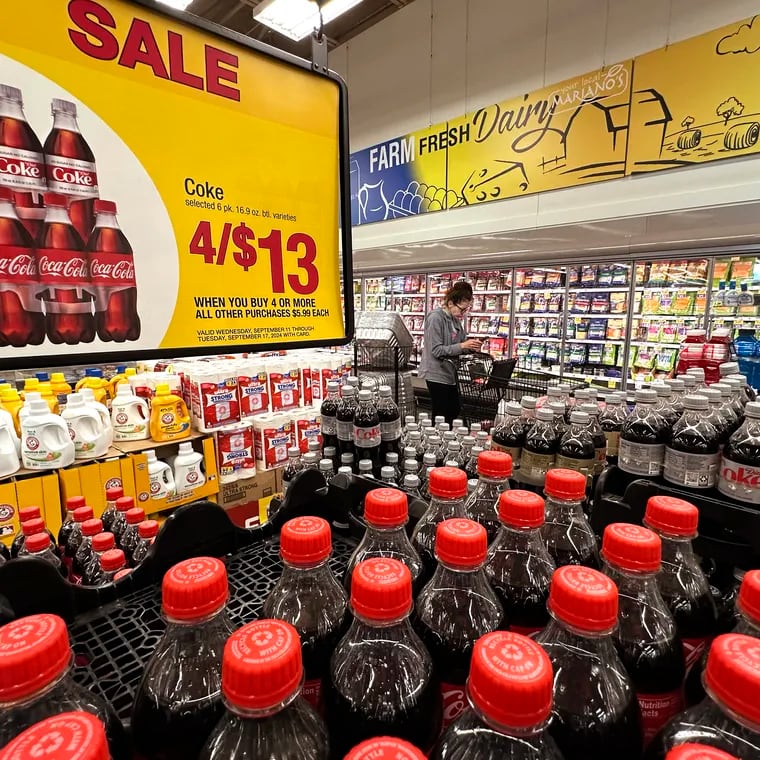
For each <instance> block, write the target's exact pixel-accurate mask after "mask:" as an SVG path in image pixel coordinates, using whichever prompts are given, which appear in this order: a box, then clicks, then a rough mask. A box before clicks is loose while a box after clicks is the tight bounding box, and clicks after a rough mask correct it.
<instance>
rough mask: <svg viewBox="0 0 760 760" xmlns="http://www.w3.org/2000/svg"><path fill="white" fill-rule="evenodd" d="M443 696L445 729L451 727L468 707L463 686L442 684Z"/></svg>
mask: <svg viewBox="0 0 760 760" xmlns="http://www.w3.org/2000/svg"><path fill="white" fill-rule="evenodd" d="M441 696H442V697H443V729H444V730H445V729H446V728H447V727H448V726H449V725H451V724H452V723H453V722H454V721H455V720H456V719H457V718H458V717H459V716H460V715H461V714H462V713H463V712H464V709H465V707H467V698H466V697H465V693H464V687H463V686H462V684H453V683H446V682H444V681H442V682H441Z"/></svg>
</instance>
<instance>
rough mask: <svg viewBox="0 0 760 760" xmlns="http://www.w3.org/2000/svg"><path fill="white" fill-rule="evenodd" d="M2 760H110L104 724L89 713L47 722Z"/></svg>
mask: <svg viewBox="0 0 760 760" xmlns="http://www.w3.org/2000/svg"><path fill="white" fill-rule="evenodd" d="M0 757H1V758H2V760H32V758H41V757H44V758H45V760H108V759H109V757H110V754H109V751H108V741H107V739H106V731H105V727H104V726H103V724H102V723H101V722H100V720H98V718H96V717H95V716H94V715H91V714H90V713H86V712H67V713H60V714H58V715H54V716H53V717H52V718H45V720H41V721H40V722H39V723H35V724H34V725H33V726H32V727H31V728H27V729H26V731H23V732H22V733H20V734H19V735H18V736H17V737H16V738H15V739H13V740H12V741H11V742H10V743H9V744H7V745H6V746H5V749H4V750H3V751H2V752H1V753H0Z"/></svg>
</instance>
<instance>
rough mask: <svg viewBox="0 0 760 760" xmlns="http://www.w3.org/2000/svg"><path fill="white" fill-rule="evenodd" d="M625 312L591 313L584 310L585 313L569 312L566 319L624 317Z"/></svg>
mask: <svg viewBox="0 0 760 760" xmlns="http://www.w3.org/2000/svg"><path fill="white" fill-rule="evenodd" d="M626 316H627V315H626V313H625V312H623V313H622V314H591V313H589V312H586V313H585V314H580V313H578V312H573V311H571V312H569V313H568V315H567V318H568V319H625V318H626Z"/></svg>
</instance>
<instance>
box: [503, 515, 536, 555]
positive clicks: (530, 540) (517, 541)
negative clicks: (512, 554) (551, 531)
mask: <svg viewBox="0 0 760 760" xmlns="http://www.w3.org/2000/svg"><path fill="white" fill-rule="evenodd" d="M494 547H496V548H497V549H498V548H507V547H508V548H510V549H513V550H515V551H518V552H524V553H526V554H531V555H538V554H541V555H543V554H545V553H546V547H545V546H544V542H543V540H542V538H541V528H540V527H539V528H515V527H514V526H512V525H508V524H507V523H505V522H502V523H501V530H500V531H499V534H498V535H497V536H496V538H495V539H494ZM539 548H540V551H539Z"/></svg>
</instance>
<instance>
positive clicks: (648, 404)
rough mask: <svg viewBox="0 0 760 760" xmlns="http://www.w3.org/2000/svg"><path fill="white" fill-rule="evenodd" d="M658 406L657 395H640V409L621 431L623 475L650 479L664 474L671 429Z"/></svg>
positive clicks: (650, 392) (643, 391)
mask: <svg viewBox="0 0 760 760" xmlns="http://www.w3.org/2000/svg"><path fill="white" fill-rule="evenodd" d="M656 404H657V391H655V390H653V389H651V388H644V389H641V390H638V391H636V406H635V407H634V409H633V411H632V412H631V413H630V414H629V415H628V417H626V419H625V422H624V423H623V428H622V430H621V431H620V446H619V448H618V467H619V468H620V469H621V470H622V471H623V472H627V473H629V474H631V475H638V476H642V475H643V476H644V477H650V478H651V477H656V476H658V475H661V474H662V468H663V464H664V462H665V444H667V443H668V441H670V425H669V423H668V421H667V420H666V419H665V418H664V417H662V416H661V415H660V414H658V413H657V412H656V411H655V410H654V408H655V405H656Z"/></svg>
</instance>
